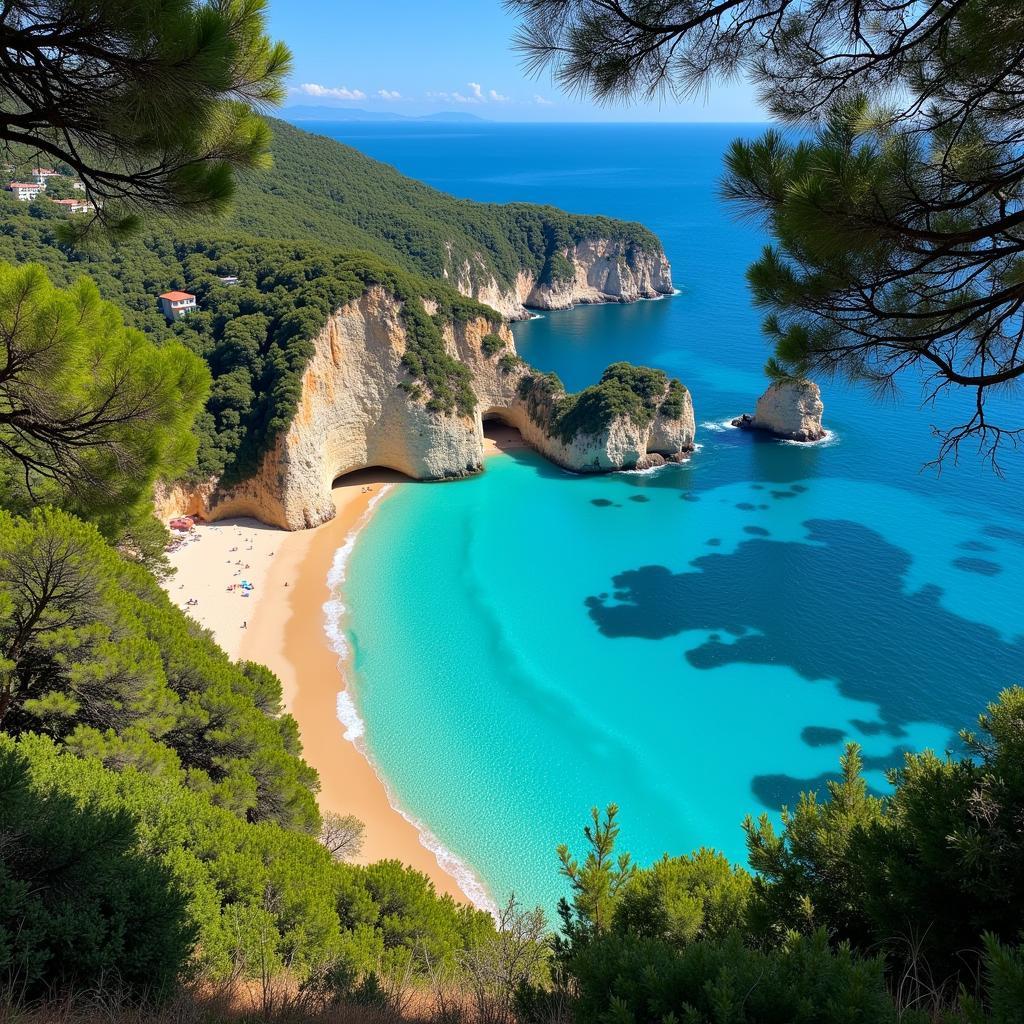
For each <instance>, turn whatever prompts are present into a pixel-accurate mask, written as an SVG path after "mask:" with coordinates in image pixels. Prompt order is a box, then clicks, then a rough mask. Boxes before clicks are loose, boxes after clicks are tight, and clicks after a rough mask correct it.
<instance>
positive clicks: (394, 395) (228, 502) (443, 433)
mask: <svg viewBox="0 0 1024 1024" xmlns="http://www.w3.org/2000/svg"><path fill="white" fill-rule="evenodd" d="M616 280H617V281H620V282H621V281H622V280H623V279H622V277H621V276H620V277H618V278H616ZM405 301H407V302H414V303H421V304H422V309H420V310H419V311H417V312H418V315H419V317H420V318H421V319H422V314H423V313H426V314H427V315H428V317H430V319H431V322H432V323H434V324H435V325H438V326H439V329H440V337H441V341H442V343H443V349H444V354H445V355H446V356H448V357H450V358H451V359H452V360H454V361H455V362H456V363H457V364H459V365H460V366H462V367H465V368H466V370H468V378H466V381H465V383H466V384H467V385H468V388H467V390H466V392H465V394H466V395H468V396H469V398H468V399H466V400H464V401H463V403H462V406H461V408H451V409H442V408H439V407H438V404H439V403H438V402H437V401H436V400H435V399H433V398H432V397H431V393H430V389H429V387H428V386H426V385H425V384H424V383H423V382H421V381H419V380H416V379H415V378H413V377H411V375H410V369H409V365H410V364H409V358H408V354H409V352H410V349H411V347H412V346H413V344H414V342H415V339H414V338H413V337H412V335H413V334H414V333H415V331H414V330H413V329H411V328H410V324H412V325H413V328H415V325H416V323H417V320H416V318H412V319H411V320H410V317H409V316H408V314H409V312H410V311H409V310H407V309H405V308H403V306H404V303H403V300H401V299H399V298H397V297H396V296H395V295H394V294H392V293H391V292H389V291H388V290H387V289H386V288H385V287H383V286H381V285H373V286H371V287H369V288H367V290H366V291H365V292H364V294H363V295H362V296H361V297H359V298H358V299H356V300H355V301H352V302H349V303H346V304H345V305H343V306H341V307H340V308H339V309H337V310H336V311H335V312H334V314H333V315H332V316H330V317H329V319H328V320H327V323H326V324H325V325H324V327H323V329H322V330H321V331H320V332H319V334H318V335H317V336H316V337H315V339H314V342H313V354H312V357H311V358H310V360H309V362H308V364H307V365H306V368H305V371H304V373H303V375H302V382H301V395H300V397H299V401H298V407H297V409H296V412H295V415H294V417H293V419H292V421H291V424H290V426H289V427H288V428H287V430H285V431H283V432H282V433H281V434H280V435H279V436H278V437H277V439H276V441H275V443H274V445H273V447H272V448H271V449H270V450H269V451H267V452H266V453H265V454H264V455H263V457H262V459H261V460H260V464H259V466H258V468H257V470H256V472H255V473H254V474H252V475H251V476H249V477H248V478H247V479H245V480H242V481H240V482H237V483H234V484H232V485H230V486H223V485H221V483H220V482H218V481H217V480H207V481H203V482H200V483H198V484H181V483H178V484H174V485H171V486H163V487H161V488H159V489H158V493H157V502H156V505H157V514H158V515H159V516H160V517H161V518H165V519H166V518H169V517H170V516H172V515H181V514H198V515H201V516H203V517H204V518H206V519H208V520H216V519H222V518H225V517H228V516H253V517H255V518H257V519H259V520H261V521H262V522H264V523H267V524H270V525H274V526H279V527H283V528H284V529H288V530H296V529H303V528H308V527H312V526H316V525H318V524H320V523H323V522H326V521H327V520H328V519H330V518H332V517H333V515H334V505H333V503H332V500H331V486H332V484H333V482H334V481H335V480H336V479H337V478H338V477H340V476H343V475H345V474H347V473H350V472H353V471H355V470H358V469H363V468H365V467H369V466H382V467H387V468H390V469H395V470H398V471H399V472H401V473H404V474H405V475H406V476H408V477H410V478H412V479H415V480H450V479H457V478H459V477H465V476H468V475H471V474H474V473H478V472H480V471H481V469H482V467H483V453H484V436H483V423H484V420H485V419H488V418H495V419H498V420H501V421H503V422H505V423H507V424H509V425H510V426H513V427H515V428H517V429H518V430H519V431H520V432H521V434H522V435H523V438H524V440H525V441H526V442H527V443H528V444H529V445H531V446H532V447H533V448H535V449H536V450H537V451H538V452H540V453H541V454H542V455H544V456H546V457H547V458H549V459H551V461H552V462H555V463H557V464H558V465H560V466H562V467H564V468H566V469H569V470H573V471H576V472H609V471H612V470H618V469H633V468H637V467H639V468H644V467H646V466H653V465H658V464H660V463H661V462H663V461H665V460H666V459H680V458H682V457H684V455H685V453H687V452H688V451H690V450H691V449H692V446H693V439H694V429H695V428H694V415H693V405H692V402H691V399H690V394H689V392H688V391H687V389H686V388H685V387H683V386H682V385H681V384H680V383H679V382H678V381H670V380H669V379H668V378H667V377H666V376H665V375H664V374H663V373H661V372H660V371H654V370H643V369H641V368H637V367H630V366H629V365H628V364H615V365H614V366H612V367H609V369H608V370H607V371H606V373H605V375H604V377H603V378H602V380H601V382H599V383H598V384H596V385H594V386H593V387H591V388H588V389H586V390H584V391H583V392H580V393H579V394H578V395H568V394H567V393H566V392H565V389H564V388H563V387H562V386H561V383H560V382H558V381H557V378H554V377H552V376H548V375H542V374H538V373H536V372H535V371H533V370H532V369H531V368H530V367H529V366H528V365H527V364H526V363H525V362H524V361H523V360H522V359H520V358H519V356H518V355H517V354H516V350H515V342H514V340H513V338H512V333H511V331H510V330H509V328H508V325H507V324H506V323H505V322H504V321H503V320H502V319H501V318H499V317H492V316H490V315H489V311H482V312H481V313H480V315H472V316H465V317H463V316H459V317H456V316H448V317H445V315H444V312H443V311H442V310H440V309H439V308H438V306H437V304H436V303H435V302H432V301H431V300H423V299H417V298H409V299H406V300H405ZM623 301H625V300H623ZM477 309H481V310H482V307H477Z"/></svg>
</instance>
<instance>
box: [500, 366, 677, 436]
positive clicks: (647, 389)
mask: <svg viewBox="0 0 1024 1024" xmlns="http://www.w3.org/2000/svg"><path fill="white" fill-rule="evenodd" d="M519 394H520V397H521V398H523V399H524V400H525V401H526V402H527V407H528V409H529V411H530V415H531V417H532V418H533V419H534V421H535V422H536V423H538V424H539V425H541V426H543V427H544V428H545V429H546V430H547V431H548V432H549V433H550V434H551V435H552V436H554V437H559V438H561V439H562V440H563V441H564V442H565V443H566V444H571V443H572V442H573V440H574V439H575V438H576V437H578V436H590V437H593V436H595V435H597V434H600V433H602V432H603V431H605V430H607V429H608V427H610V426H611V424H612V423H613V422H614V421H615V420H616V419H618V418H620V417H621V418H625V419H628V420H629V421H630V422H632V423H634V424H636V425H637V426H638V427H645V426H647V425H648V424H649V423H650V422H651V421H652V420H653V419H654V417H655V416H656V415H659V414H660V415H664V416H667V417H669V418H670V419H679V417H680V416H682V414H683V397H684V395H685V394H686V389H685V388H684V387H683V385H682V384H681V383H680V382H679V381H678V380H675V379H672V380H670V379H669V377H668V376H667V374H665V373H664V372H663V371H662V370H652V369H650V368H649V367H645V366H633V365H632V363H612V365H611V366H609V367H608V368H607V369H606V370H605V371H604V373H603V374H602V375H601V380H600V381H599V382H598V383H597V384H592V385H591V386H590V387H588V388H584V389H583V390H582V391H578V392H576V393H575V394H566V392H565V387H564V385H563V384H562V382H561V380H559V379H558V377H557V375H555V374H553V373H548V374H538V373H532V374H529V375H528V376H526V377H524V378H523V379H522V380H521V381H520V383H519Z"/></svg>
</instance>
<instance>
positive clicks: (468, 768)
mask: <svg viewBox="0 0 1024 1024" xmlns="http://www.w3.org/2000/svg"><path fill="white" fill-rule="evenodd" d="M307 127H309V128H310V129H311V130H314V131H320V132H322V133H324V134H330V135H332V136H333V137H334V138H337V139H339V140H341V141H343V142H346V143H348V144H350V145H352V146H355V147H356V148H358V149H360V150H362V151H363V152H365V153H367V154H369V155H370V156H373V157H375V158H377V159H380V160H384V161H386V162H388V163H391V164H394V165H395V166H397V167H398V168H399V169H400V170H401V171H403V172H405V173H407V174H410V175H412V176H414V177H416V178H420V179H422V180H423V181H426V182H428V183H429V184H431V185H434V186H436V187H438V188H441V189H444V190H446V191H448V192H451V193H454V194H455V195H458V196H465V197H468V198H472V199H479V200H492V201H499V202H506V201H528V202H538V203H551V204H554V205H557V206H560V207H563V208H565V209H568V210H572V211H576V212H581V213H600V214H608V215H611V216H616V217H623V218H627V219H630V220H638V221H642V222H643V223H644V224H646V225H647V226H648V227H650V228H651V229H652V230H654V231H655V232H656V233H657V234H658V235H659V236H660V238H661V239H662V241H663V243H664V246H665V250H666V252H667V253H668V256H669V259H670V260H671V262H672V267H673V273H674V279H675V283H676V286H677V287H678V288H679V289H680V290H681V294H679V295H677V296H675V297H673V298H670V299H666V300H663V301H656V302H643V303H639V304H636V305H632V306H619V305H609V306H601V307H582V308H579V309H575V310H571V311H568V312H563V313H550V314H547V315H546V316H545V317H544V318H543V319H538V320H533V321H531V322H528V323H524V324H520V325H517V326H516V328H515V333H516V341H517V345H518V346H519V349H520V352H521V353H522V355H523V356H525V358H527V359H528V360H529V361H530V362H531V363H533V364H534V365H535V366H537V367H539V368H540V369H542V370H554V371H556V372H557V373H558V374H559V375H560V376H561V377H562V379H563V380H564V381H565V382H566V384H567V385H568V386H569V387H571V388H579V387H583V386H585V385H587V384H588V383H591V382H593V381H594V380H596V379H597V377H598V375H599V374H600V372H601V371H602V370H603V368H604V367H605V366H606V365H607V364H608V363H610V362H613V361H615V360H619V359H628V360H631V361H633V362H637V363H642V364H647V365H651V366H657V367H661V368H662V369H664V370H666V371H668V372H669V373H670V374H673V375H676V376H678V377H680V378H681V379H682V381H683V382H684V383H685V384H687V385H688V386H689V388H690V389H691V391H692V393H693V397H694V403H695V407H696V413H697V422H698V438H697V440H698V442H699V444H700V446H701V447H700V449H699V451H698V452H697V453H696V454H695V455H694V457H693V458H692V459H691V460H690V462H689V463H687V464H686V465H685V466H682V467H669V468H666V469H664V470H660V471H657V472H654V473H649V474H618V475H614V476H607V477H601V478H593V477H580V476H572V475H569V474H566V473H563V472H561V471H560V470H558V469H556V468H554V467H553V466H551V465H548V464H547V463H545V462H544V461H543V460H542V459H540V458H538V457H537V456H535V455H533V454H532V453H529V452H527V453H522V454H516V455H508V456H503V457H498V458H495V459H492V460H490V461H489V462H488V464H487V470H486V472H485V473H484V474H483V475H482V476H480V477H478V478H476V479H473V480H469V481H464V482H459V483H453V484H417V485H410V486H406V487H402V488H400V489H399V490H398V492H397V493H395V494H393V495H391V496H390V497H389V498H388V500H387V501H385V502H383V503H382V504H381V506H380V508H379V510H378V511H377V513H376V515H375V517H374V519H373V521H372V523H371V524H370V526H369V527H368V528H367V529H366V530H365V532H364V533H363V534H362V535H361V536H360V539H359V542H358V544H357V545H356V548H355V551H354V553H353V554H352V558H351V562H350V563H349V570H350V571H349V573H348V579H349V582H348V583H347V584H346V604H347V605H348V609H349V610H348V612H347V613H346V616H345V619H344V622H343V623H342V626H343V628H344V630H345V631H346V632H347V635H348V638H349V642H350V645H351V647H352V649H353V652H354V666H355V673H356V684H355V694H356V703H357V705H358V710H359V713H360V714H361V716H362V718H363V720H364V722H365V729H366V735H365V741H366V743H367V746H368V748H369V751H370V753H371V755H372V757H373V759H374V760H375V762H376V764H377V765H378V768H379V770H380V772H381V773H382V774H383V776H384V777H385V778H386V779H387V780H388V782H389V784H390V785H391V787H392V789H393V793H394V796H395V798H396V800H397V801H398V803H399V804H400V805H401V807H402V808H403V809H404V810H405V811H406V812H407V813H408V814H409V815H411V816H412V817H414V818H415V819H417V820H418V821H420V822H421V823H423V824H424V825H425V826H426V827H427V828H428V829H429V830H430V832H431V833H432V834H433V836H435V837H436V839H437V840H438V841H439V842H440V844H443V846H444V847H446V848H447V849H448V850H450V851H452V852H453V853H454V854H455V855H457V856H458V857H459V858H461V859H462V861H464V862H465V864H466V865H468V866H470V867H471V868H472V870H473V871H474V872H475V874H476V875H477V877H478V878H479V879H480V880H482V882H483V883H484V884H485V886H486V887H487V889H488V890H489V891H490V893H491V894H493V896H494V897H495V898H498V899H501V898H502V897H504V896H506V895H507V894H508V893H509V892H511V891H513V890H514V891H515V892H516V894H517V895H518V896H519V897H521V898H522V899H524V900H525V901H527V902H529V903H536V902H539V903H542V904H543V905H544V906H546V907H548V908H551V907H552V906H553V905H554V902H555V900H556V899H557V897H558V896H559V895H560V894H561V893H562V892H563V891H564V883H563V880H561V879H560V878H559V876H558V871H557V861H556V858H555V854H554V849H555V846H556V844H557V843H559V842H562V841H570V842H573V843H576V844H577V845H578V841H579V836H580V832H581V828H582V826H583V824H584V822H585V818H586V816H587V814H588V811H589V809H590V807H591V806H592V805H594V804H599V805H602V806H603V805H605V804H607V803H609V802H612V801H614V802H616V803H618V804H619V805H620V807H621V812H620V814H621V822H622V841H623V845H624V847H625V848H628V849H630V850H631V851H632V852H633V854H634V856H635V857H636V858H637V859H638V860H639V861H641V862H649V861H650V860H652V859H654V858H656V857H658V856H660V855H661V854H662V853H663V852H665V851H668V852H670V853H685V852H688V851H690V850H691V849H693V848H696V847H699V846H702V845H704V846H714V847H717V848H719V849H721V850H723V851H724V852H725V853H726V854H728V855H729V856H730V857H732V858H734V859H735V860H737V861H743V860H744V857H745V850H744V842H743V833H742V829H741V822H742V820H743V818H744V816H745V815H747V814H754V815H757V814H760V813H763V812H768V813H772V814H775V813H777V812H778V809H779V807H780V805H782V804H785V803H792V802H793V801H794V800H795V799H796V796H797V794H798V793H799V792H800V791H801V790H805V789H810V788H817V787H821V786H822V784H823V782H824V780H825V779H827V778H828V777H829V775H830V774H832V773H834V772H835V770H836V767H837V762H838V758H839V755H840V753H841V751H842V748H843V744H844V743H845V742H847V741H849V740H855V741H857V742H858V743H860V744H861V745H862V747H863V752H864V759H865V764H866V768H867V771H868V777H869V779H870V781H871V783H872V785H873V786H874V787H876V788H877V789H879V790H884V788H885V785H886V783H885V776H884V771H885V769H886V768H888V767H890V766H892V765H894V764H897V763H899V761H900V760H901V757H902V754H903V752H904V751H906V750H908V749H921V748H924V747H932V748H933V749H936V750H939V751H942V750H945V749H949V748H952V747H954V746H955V744H956V732H957V730H958V729H959V728H961V727H963V726H965V725H970V724H972V723H973V722H974V720H975V716H976V715H977V714H978V712H979V711H981V710H982V709H983V707H984V705H985V703H986V702H987V701H989V700H991V699H993V698H994V697H995V696H996V694H997V693H998V691H999V690H1000V688H1002V687H1005V686H1007V685H1009V684H1011V683H1013V682H1015V681H1016V682H1024V511H1022V499H1024V458H1022V457H1021V455H1020V454H1016V455H1015V454H1013V453H1007V454H1006V456H1005V458H1004V459H1003V469H1004V472H1005V476H1004V477H1002V478H1000V477H999V476H997V475H996V474H994V473H993V472H992V469H991V468H990V466H989V465H988V464H986V463H984V462H982V461H980V460H979V459H977V458H976V457H975V456H974V454H973V453H972V452H969V451H965V452H964V453H963V454H962V456H961V460H960V464H959V465H957V466H954V465H952V464H950V465H947V466H946V467H945V468H944V470H943V472H942V474H941V476H937V475H936V473H935V472H934V471H933V470H927V469H923V468H922V467H923V466H924V464H925V463H927V462H928V461H929V460H930V459H932V458H933V457H934V455H935V453H936V441H935V439H934V438H933V436H932V434H931V430H930V426H931V424H932V423H933V422H940V421H942V419H943V417H945V416H946V415H947V412H949V410H947V409H945V408H944V407H940V408H938V409H931V408H922V406H921V391H920V388H919V385H918V383H917V382H916V381H915V380H914V379H908V380H907V381H905V382H904V383H905V388H904V393H903V395H902V396H901V397H900V398H899V399H896V400H889V401H887V402H881V401H879V400H877V399H876V398H875V397H873V396H872V395H870V394H868V393H866V392H865V391H863V390H858V389H856V388H851V387H849V386H846V385H842V384H835V383H830V382H822V385H823V399H824V402H825V417H826V422H825V425H826V427H827V428H828V429H829V430H830V431H832V436H831V437H830V439H829V440H828V441H826V442H823V443H821V444H818V445H814V446H800V445H795V444H786V443H781V442H777V441H771V440H764V439H760V438H757V437H753V436H750V435H748V434H744V433H740V432H739V431H736V430H731V429H724V427H723V421H726V420H728V418H730V417H733V416H736V415H737V414H739V413H741V412H744V411H751V410H752V409H753V405H754V402H755V400H756V398H757V396H758V395H759V394H760V392H761V391H762V390H763V389H764V387H765V386H766V382H765V379H764V377H763V374H762V369H761V368H762V366H763V363H764V360H765V357H766V355H767V351H768V350H767V346H766V343H765V340H764V338H763V336H762V335H761V333H760V329H759V322H760V315H759V313H758V312H757V311H756V310H754V309H753V308H752V305H751V302H750V299H749V296H748V293H747V289H746V285H745V281H744V271H745V268H746V266H747V265H748V263H749V262H750V261H751V260H752V259H753V258H754V257H755V256H756V254H757V253H758V251H759V249H760V247H761V246H762V245H763V244H764V242H765V238H764V237H763V236H762V235H761V234H760V233H759V231H758V229H757V228H756V226H753V225H751V224H749V223H741V222H738V221H736V220H735V219H733V217H732V213H731V211H730V210H728V209H727V208H726V207H725V206H724V205H723V203H722V202H721V201H720V200H719V199H718V197H717V185H718V180H719V177H720V174H721V158H722V153H723V151H724V149H725V148H726V146H727V145H728V143H729V142H730V140H731V139H733V138H734V137H736V136H737V135H754V134H757V133H758V132H759V131H760V129H759V128H757V127H756V126H743V125H701V126H696V125H543V126H539V125H528V126H527V125H484V124H482V125H479V126H471V127H463V126H451V125H444V126H439V125H424V124H418V125H410V126H405V125H399V126H396V125H393V124H387V125H367V124H355V125H353V124H344V125H325V124H317V125H309V126H307ZM1002 402H1003V407H1004V410H1005V411H1007V412H1008V413H1009V414H1011V415H1012V412H1013V409H1012V408H1011V400H1010V398H1004V399H1002ZM1018 415H1019V411H1018Z"/></svg>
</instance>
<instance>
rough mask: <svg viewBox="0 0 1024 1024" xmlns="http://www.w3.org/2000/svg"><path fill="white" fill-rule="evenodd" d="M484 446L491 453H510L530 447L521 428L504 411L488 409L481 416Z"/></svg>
mask: <svg viewBox="0 0 1024 1024" xmlns="http://www.w3.org/2000/svg"><path fill="white" fill-rule="evenodd" d="M481 422H482V424H483V428H484V446H485V448H487V449H489V450H491V451H508V450H509V449H513V448H526V447H528V446H527V444H526V441H525V440H523V435H522V434H521V433H520V431H519V427H518V426H517V425H516V423H515V422H514V421H513V419H512V417H511V416H510V415H509V413H508V412H507V411H506V410H504V409H488V410H487V412H485V413H484V414H483V415H482V416H481Z"/></svg>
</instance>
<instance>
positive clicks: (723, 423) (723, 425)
mask: <svg viewBox="0 0 1024 1024" xmlns="http://www.w3.org/2000/svg"><path fill="white" fill-rule="evenodd" d="M700 429H701V430H707V431H710V432H711V433H712V434H718V433H720V432H721V431H723V430H739V429H740V428H739V427H734V426H733V423H732V420H731V419H729V420H705V421H704V422H703V423H702V424H701V425H700Z"/></svg>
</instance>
